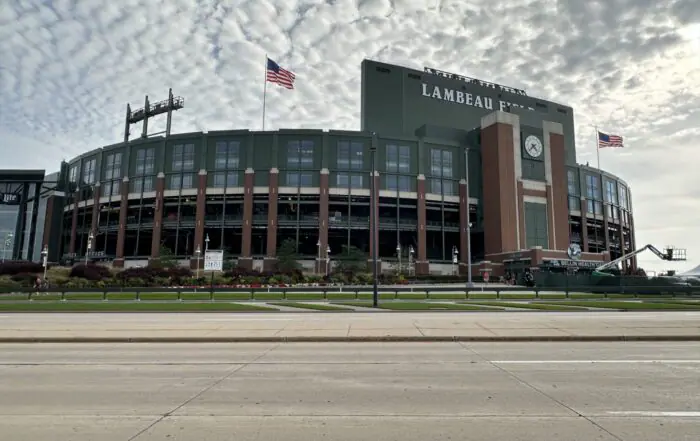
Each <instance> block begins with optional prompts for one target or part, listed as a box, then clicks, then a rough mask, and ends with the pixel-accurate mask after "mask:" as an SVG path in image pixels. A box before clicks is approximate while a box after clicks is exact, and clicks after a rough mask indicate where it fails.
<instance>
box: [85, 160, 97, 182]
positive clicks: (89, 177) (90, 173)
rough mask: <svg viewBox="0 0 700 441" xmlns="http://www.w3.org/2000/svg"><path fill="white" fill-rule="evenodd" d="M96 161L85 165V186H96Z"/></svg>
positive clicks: (90, 161) (86, 162)
mask: <svg viewBox="0 0 700 441" xmlns="http://www.w3.org/2000/svg"><path fill="white" fill-rule="evenodd" d="M96 163H97V160H96V159H90V160H88V161H85V163H84V164H83V183H84V184H88V185H90V184H94V183H95V164H96Z"/></svg>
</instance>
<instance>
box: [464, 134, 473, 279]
mask: <svg viewBox="0 0 700 441" xmlns="http://www.w3.org/2000/svg"><path fill="white" fill-rule="evenodd" d="M464 181H465V182H466V184H465V187H466V189H465V190H466V192H465V193H466V195H465V199H466V201H464V209H465V210H466V217H467V288H472V287H473V286H474V283H473V282H472V221H471V210H470V209H469V147H467V148H465V149H464Z"/></svg>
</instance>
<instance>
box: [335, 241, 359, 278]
mask: <svg viewBox="0 0 700 441" xmlns="http://www.w3.org/2000/svg"><path fill="white" fill-rule="evenodd" d="M335 261H336V265H335V267H336V271H338V272H339V273H343V274H359V273H365V272H367V255H366V254H365V253H364V252H363V251H362V250H361V249H359V248H357V247H356V246H353V245H350V246H347V245H343V251H342V252H341V254H339V255H336V257H335Z"/></svg>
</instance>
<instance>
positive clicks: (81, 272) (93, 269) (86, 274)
mask: <svg viewBox="0 0 700 441" xmlns="http://www.w3.org/2000/svg"><path fill="white" fill-rule="evenodd" d="M68 277H70V278H80V279H85V280H90V281H92V282H97V281H98V280H105V279H111V278H112V272H111V271H110V270H109V268H106V267H104V266H100V265H94V264H87V265H86V264H80V265H76V266H74V267H73V269H72V270H71V272H70V274H69V275H68Z"/></svg>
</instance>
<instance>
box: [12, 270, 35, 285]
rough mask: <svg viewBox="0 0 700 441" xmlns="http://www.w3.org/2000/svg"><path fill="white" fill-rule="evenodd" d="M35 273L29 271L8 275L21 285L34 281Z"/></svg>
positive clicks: (32, 283) (30, 283)
mask: <svg viewBox="0 0 700 441" xmlns="http://www.w3.org/2000/svg"><path fill="white" fill-rule="evenodd" d="M36 278H37V275H36V274H30V273H20V274H15V275H13V276H10V279H11V280H13V281H14V282H17V283H19V284H20V285H22V286H32V285H34V282H36Z"/></svg>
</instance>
